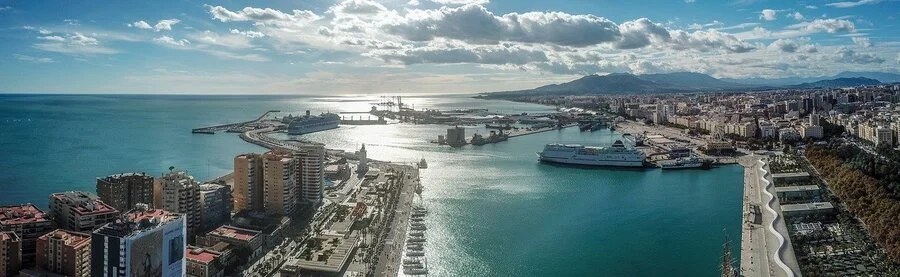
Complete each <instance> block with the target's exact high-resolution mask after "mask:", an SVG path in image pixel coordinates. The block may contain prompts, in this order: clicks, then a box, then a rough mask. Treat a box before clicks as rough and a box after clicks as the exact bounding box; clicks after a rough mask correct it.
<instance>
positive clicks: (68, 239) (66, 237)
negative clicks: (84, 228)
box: [39, 229, 91, 247]
mask: <svg viewBox="0 0 900 277" xmlns="http://www.w3.org/2000/svg"><path fill="white" fill-rule="evenodd" d="M48 239H55V240H62V241H64V242H65V244H66V245H67V246H82V245H84V246H88V247H90V243H91V235H89V234H85V233H78V232H72V231H67V230H63V229H56V230H53V232H50V233H46V234H44V235H43V236H41V237H40V238H39V240H48Z"/></svg>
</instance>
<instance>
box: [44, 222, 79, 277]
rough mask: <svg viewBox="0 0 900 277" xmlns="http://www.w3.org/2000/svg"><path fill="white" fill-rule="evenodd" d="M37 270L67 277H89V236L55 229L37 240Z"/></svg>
mask: <svg viewBox="0 0 900 277" xmlns="http://www.w3.org/2000/svg"><path fill="white" fill-rule="evenodd" d="M37 253H38V254H37V269H39V270H42V271H46V272H50V273H54V274H59V275H64V276H69V277H90V276H91V235H89V234H87V233H79V232H72V231H67V230H63V229H56V230H55V231H53V232H50V233H47V234H46V235H43V236H41V237H40V238H38V241H37Z"/></svg>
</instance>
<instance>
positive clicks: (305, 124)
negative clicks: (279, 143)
mask: <svg viewBox="0 0 900 277" xmlns="http://www.w3.org/2000/svg"><path fill="white" fill-rule="evenodd" d="M286 119H287V120H289V123H288V135H303V134H309V133H315V132H318V131H324V130H328V129H334V128H337V127H338V123H339V122H340V121H341V117H340V116H338V115H337V114H333V113H323V114H321V115H310V114H309V111H306V115H305V116H298V117H288V118H286Z"/></svg>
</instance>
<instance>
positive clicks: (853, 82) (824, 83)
mask: <svg viewBox="0 0 900 277" xmlns="http://www.w3.org/2000/svg"><path fill="white" fill-rule="evenodd" d="M877 84H881V82H879V81H878V80H875V79H869V78H863V77H852V78H837V79H831V80H821V81H816V82H812V83H803V84H799V85H794V86H790V88H842V87H855V86H869V85H877Z"/></svg>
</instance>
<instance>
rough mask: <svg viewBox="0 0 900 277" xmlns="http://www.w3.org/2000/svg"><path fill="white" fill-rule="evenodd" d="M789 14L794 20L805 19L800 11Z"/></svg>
mask: <svg viewBox="0 0 900 277" xmlns="http://www.w3.org/2000/svg"><path fill="white" fill-rule="evenodd" d="M790 16H791V17H792V18H794V20H797V21H804V20H806V17H804V16H803V14H801V13H800V12H794V13H793V14H791V15H790Z"/></svg>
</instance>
